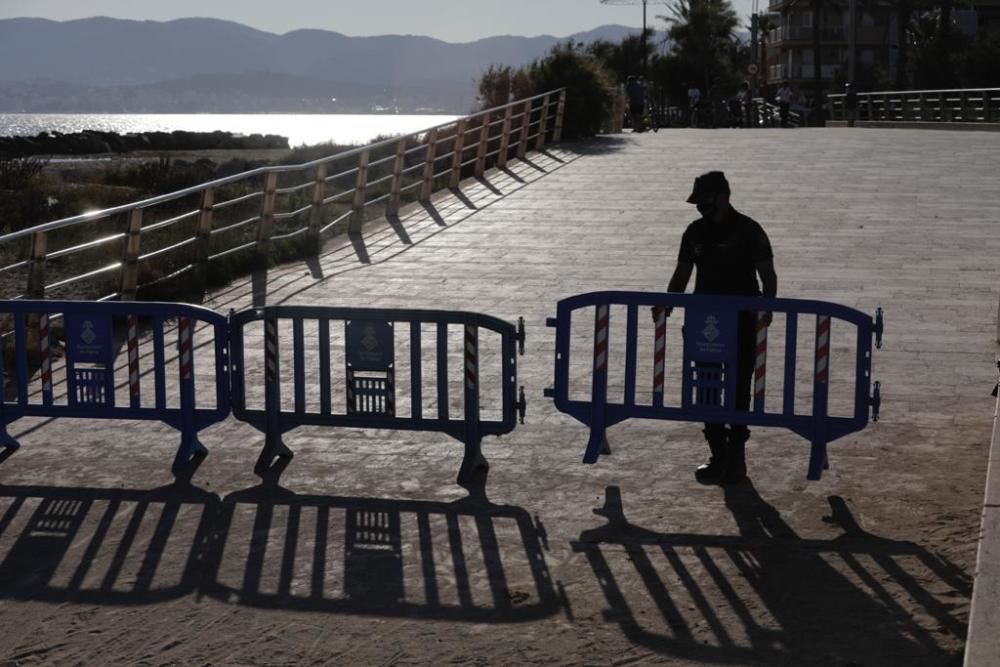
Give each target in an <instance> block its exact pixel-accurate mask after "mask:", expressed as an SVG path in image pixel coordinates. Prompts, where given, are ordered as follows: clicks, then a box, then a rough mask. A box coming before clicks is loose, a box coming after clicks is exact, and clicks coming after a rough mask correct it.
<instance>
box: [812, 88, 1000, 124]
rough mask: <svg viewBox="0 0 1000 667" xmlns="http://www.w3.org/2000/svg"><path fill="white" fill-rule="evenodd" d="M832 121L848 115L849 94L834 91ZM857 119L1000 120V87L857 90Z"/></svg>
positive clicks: (973, 121)
mask: <svg viewBox="0 0 1000 667" xmlns="http://www.w3.org/2000/svg"><path fill="white" fill-rule="evenodd" d="M827 97H828V99H829V103H830V104H829V116H830V119H831V120H851V119H850V118H848V117H847V116H848V109H847V99H846V98H847V94H846V92H845V93H831V94H829V95H828V96H827ZM856 100H857V106H856V108H855V117H854V120H863V121H874V120H882V121H910V122H912V121H919V122H934V123H948V122H953V121H956V120H960V121H961V122H963V123H983V122H987V123H988V122H996V121H998V120H1000V88H939V89H927V90H882V91H868V92H858V93H857V97H856Z"/></svg>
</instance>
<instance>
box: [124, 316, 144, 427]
mask: <svg viewBox="0 0 1000 667" xmlns="http://www.w3.org/2000/svg"><path fill="white" fill-rule="evenodd" d="M126 339H127V342H126V345H127V347H128V400H129V406H130V407H132V408H138V407H139V406H140V403H141V399H140V395H139V332H138V326H137V318H136V316H135V315H132V314H129V316H128V323H127V334H126Z"/></svg>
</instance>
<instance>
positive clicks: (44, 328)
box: [38, 313, 52, 405]
mask: <svg viewBox="0 0 1000 667" xmlns="http://www.w3.org/2000/svg"><path fill="white" fill-rule="evenodd" d="M38 351H39V356H41V358H42V359H41V361H42V402H43V403H45V405H52V358H51V356H50V352H49V315H48V313H42V314H41V316H39V318H38Z"/></svg>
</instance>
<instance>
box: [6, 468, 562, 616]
mask: <svg viewBox="0 0 1000 667" xmlns="http://www.w3.org/2000/svg"><path fill="white" fill-rule="evenodd" d="M186 477H189V474H187V472H186V473H185V474H184V475H182V476H181V478H180V479H178V480H177V481H176V482H175V483H174V484H171V485H168V486H164V487H161V488H157V489H152V490H139V489H100V488H90V487H79V488H58V487H51V486H0V600H3V599H13V600H40V601H45V602H69V603H85V604H96V605H112V606H114V605H124V606H129V605H145V604H155V603H158V602H163V601H166V600H171V599H176V598H180V597H183V596H186V595H190V594H196V595H197V596H199V597H200V596H203V595H205V596H209V597H211V598H213V599H217V600H219V601H221V602H223V603H229V604H238V605H245V606H250V607H258V608H268V609H289V610H308V611H314V612H320V613H337V614H355V615H372V616H384V617H400V616H405V617H409V618H417V619H438V620H447V621H463V622H487V623H510V622H522V621H530V620H534V619H538V618H542V617H546V616H550V615H553V614H556V613H558V612H559V610H560V609H562V608H563V607H564V606H565V605H564V603H563V600H564V596H562V595H561V588H560V587H558V584H556V583H553V581H552V577H551V574H550V573H549V570H548V567H547V565H546V562H545V556H544V551H546V550H547V548H548V545H547V542H546V538H545V530H544V527H543V526H542V525H541V523H540V522H538V521H537V519H535V520H532V517H531V516H530V515H529V514H528V512H527V511H525V510H524V509H522V508H520V507H514V506H500V505H495V504H493V503H491V502H490V501H489V499H488V498H487V497H486V493H485V474H484V475H480V477H479V479H478V480H477V482H476V483H475V484H473V485H471V486H470V487H469V494H468V495H467V496H466V497H464V498H462V499H460V500H457V501H454V502H427V501H419V500H394V499H382V498H361V497H341V496H326V495H306V494H296V493H294V492H292V491H290V490H288V489H285V488H282V487H281V486H279V485H278V484H277V475H275V476H273V477H267V476H265V479H264V482H263V483H262V484H260V485H258V486H255V487H252V488H248V489H245V490H242V491H237V492H234V493H231V494H229V495H228V496H226V497H225V499H220V498H219V496H218V495H216V494H214V493H210V492H208V491H205V490H202V489H199V488H196V487H194V486H191V485H190V483H189V482H188V481H186V480H185V478H186ZM6 545H10V546H9V547H8V546H6Z"/></svg>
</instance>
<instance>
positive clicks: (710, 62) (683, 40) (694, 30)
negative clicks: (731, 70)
mask: <svg viewBox="0 0 1000 667" xmlns="http://www.w3.org/2000/svg"><path fill="white" fill-rule="evenodd" d="M668 8H669V10H670V15H668V16H663V15H661V16H657V17H656V18H658V19H661V20H663V21H666V22H667V23H668V24H669V28H668V29H667V35H668V36H669V38H670V41H671V43H672V47H671V48H672V50H673V52H674V53H675V54H676V55H678V56H680V57H682V58H683V59H685V60H688V61H690V62H691V63H693V64H695V65H696V66H697V67H698V69H699V71H700V72H701V73H702V76H703V78H704V81H703V84H704V86H705V90H706V91H707V90H709V89H710V88H711V87H712V85H713V84H714V83H715V79H716V76H717V74H718V73H719V71H720V70H721V69H722V62H723V60H724V58H725V53H726V51H727V50H728V47H729V45H730V43H731V42H732V40H733V38H734V33H735V32H736V28H737V27H738V26H739V18H738V16H737V14H736V10H735V9H733V5H732V4H731V3H730V2H729V0H674V2H673V3H672V4H670V5H668Z"/></svg>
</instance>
